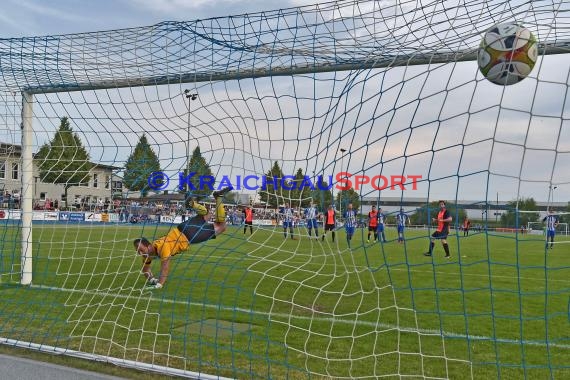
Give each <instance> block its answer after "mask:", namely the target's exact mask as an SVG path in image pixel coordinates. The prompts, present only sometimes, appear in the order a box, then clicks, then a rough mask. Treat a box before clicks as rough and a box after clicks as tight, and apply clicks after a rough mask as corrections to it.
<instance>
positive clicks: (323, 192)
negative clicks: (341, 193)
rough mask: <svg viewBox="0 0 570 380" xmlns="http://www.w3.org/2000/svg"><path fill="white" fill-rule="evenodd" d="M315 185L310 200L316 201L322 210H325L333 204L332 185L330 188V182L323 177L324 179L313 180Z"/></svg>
mask: <svg viewBox="0 0 570 380" xmlns="http://www.w3.org/2000/svg"><path fill="white" fill-rule="evenodd" d="M313 187H314V190H311V191H310V193H309V197H310V198H311V199H310V200H312V201H313V202H314V203H315V205H316V206H317V208H319V210H320V211H321V212H324V211H325V210H326V209H328V207H329V205H330V204H333V194H332V186H331V189H329V183H328V182H327V181H325V179H324V178H322V181H321V179H320V178H316V179H315V180H313ZM310 200H309V201H310Z"/></svg>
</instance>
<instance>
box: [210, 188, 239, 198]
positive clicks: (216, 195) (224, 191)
mask: <svg viewBox="0 0 570 380" xmlns="http://www.w3.org/2000/svg"><path fill="white" fill-rule="evenodd" d="M233 189H234V188H233V187H231V186H228V187H224V188H223V189H221V190H216V191H214V192H213V193H212V196H213V197H214V198H220V197H223V196H224V195H226V194H227V193H229V192H230V191H232V190H233Z"/></svg>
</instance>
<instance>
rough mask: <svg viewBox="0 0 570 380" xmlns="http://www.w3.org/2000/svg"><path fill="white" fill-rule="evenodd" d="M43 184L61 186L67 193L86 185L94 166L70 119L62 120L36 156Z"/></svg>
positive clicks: (63, 118)
mask: <svg viewBox="0 0 570 380" xmlns="http://www.w3.org/2000/svg"><path fill="white" fill-rule="evenodd" d="M34 160H35V162H36V165H37V167H38V168H39V172H40V179H41V181H42V182H46V183H55V184H61V185H63V187H64V194H65V195H64V197H65V201H66V204H69V203H68V202H67V192H68V190H69V188H70V187H72V186H79V185H86V184H88V183H89V180H90V178H91V175H90V174H89V172H90V171H91V169H92V168H93V164H92V163H91V162H90V161H89V153H87V150H86V149H85V147H84V146H83V144H82V142H81V139H80V138H79V136H78V135H77V134H76V133H74V132H73V129H72V128H71V126H70V124H69V120H68V118H67V117H62V118H61V122H60V125H59V129H58V130H57V132H56V133H55V135H54V137H53V139H52V140H51V141H50V142H49V143H47V144H44V145H43V146H42V147H41V148H40V150H39V151H38V153H37V154H36V155H35V156H34Z"/></svg>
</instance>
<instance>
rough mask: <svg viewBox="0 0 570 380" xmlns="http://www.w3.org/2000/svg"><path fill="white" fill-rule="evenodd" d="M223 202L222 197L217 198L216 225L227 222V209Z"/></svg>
mask: <svg viewBox="0 0 570 380" xmlns="http://www.w3.org/2000/svg"><path fill="white" fill-rule="evenodd" d="M222 200H223V199H222V197H216V215H215V219H216V223H224V222H225V221H226V208H225V207H224V203H223V202H222Z"/></svg>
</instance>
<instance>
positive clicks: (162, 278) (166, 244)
mask: <svg viewBox="0 0 570 380" xmlns="http://www.w3.org/2000/svg"><path fill="white" fill-rule="evenodd" d="M230 190H232V188H231V187H226V188H225V189H222V190H219V191H214V193H213V196H214V198H215V200H216V210H215V221H214V223H208V221H209V220H210V218H211V216H212V215H211V214H210V213H209V212H208V210H207V209H206V207H205V206H203V205H201V204H199V203H197V202H195V201H193V202H192V208H193V209H194V210H196V213H197V215H196V216H195V217H193V218H191V219H188V220H186V221H185V222H182V223H180V224H179V225H178V226H177V227H176V228H173V229H171V230H170V231H169V232H168V234H166V236H163V237H161V238H159V239H156V240H154V241H153V242H152V243H151V242H150V241H149V240H148V239H146V238H144V237H143V238H139V239H135V241H134V242H133V244H134V246H135V249H136V251H137V254H138V255H139V256H141V257H142V261H143V268H142V274H143V275H144V276H145V278H146V279H147V285H148V287H149V288H150V289H160V288H162V287H163V286H164V284H165V282H166V279H167V278H168V273H169V272H170V260H171V258H172V257H173V256H175V255H177V254H179V253H180V252H182V251H186V250H187V249H188V247H189V246H190V245H191V244H197V243H202V242H205V241H206V240H209V239H215V238H216V236H217V235H219V234H221V233H223V232H224V231H225V230H226V211H225V208H224V205H223V203H222V198H223V196H224V194H226V193H227V192H228V191H230ZM153 259H160V275H159V277H158V278H156V277H154V275H153V274H152V271H151V264H152V260H153Z"/></svg>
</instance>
